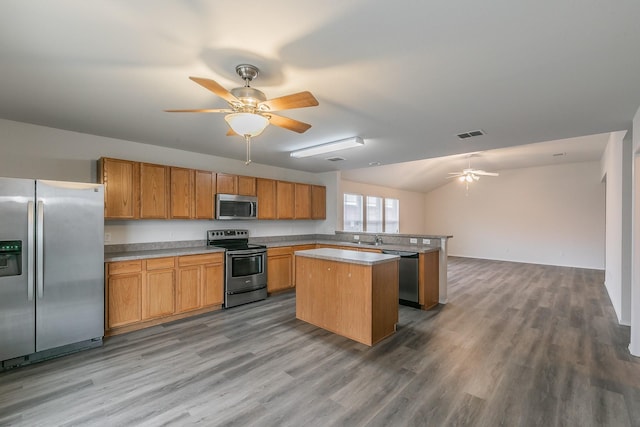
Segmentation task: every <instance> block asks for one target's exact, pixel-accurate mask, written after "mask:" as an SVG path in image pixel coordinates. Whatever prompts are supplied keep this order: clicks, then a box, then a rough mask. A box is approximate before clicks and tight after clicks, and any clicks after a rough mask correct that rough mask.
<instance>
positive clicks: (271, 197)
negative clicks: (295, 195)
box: [256, 178, 276, 219]
mask: <svg viewBox="0 0 640 427" xmlns="http://www.w3.org/2000/svg"><path fill="white" fill-rule="evenodd" d="M256 193H257V195H258V219H276V181H275V180H273V179H264V178H258V179H257V180H256Z"/></svg>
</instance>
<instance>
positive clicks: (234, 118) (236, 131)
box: [165, 64, 318, 164]
mask: <svg viewBox="0 0 640 427" xmlns="http://www.w3.org/2000/svg"><path fill="white" fill-rule="evenodd" d="M236 73H238V75H239V76H240V78H242V80H244V82H245V84H244V86H243V87H237V88H233V89H231V90H230V91H229V90H227V89H225V88H224V87H222V86H221V85H220V84H219V83H217V82H216V81H214V80H211V79H205V78H201V77H189V78H190V79H191V80H193V81H194V82H196V83H198V84H199V85H200V86H202V87H204V88H205V89H208V90H209V91H211V92H213V93H214V94H215V95H217V96H219V97H220V98H222V99H224V100H225V101H227V103H228V104H229V108H212V109H190V110H165V111H167V112H170V113H225V114H227V115H226V116H225V118H224V119H225V121H226V122H227V124H228V125H229V127H230V128H231V130H232V131H233V132H229V133H228V134H227V135H238V136H241V137H243V138H244V140H245V142H246V144H247V155H246V162H245V164H249V163H251V138H252V137H255V136H258V135H260V134H261V133H262V132H263V131H264V130H265V128H266V127H267V126H268V125H269V124H272V125H274V126H278V127H281V128H284V129H287V130H292V131H294V132H298V133H304V132H306V131H307V129H309V128H310V127H311V125H310V124H308V123H303V122H300V121H298V120H294V119H290V118H288V117H283V116H280V115H276V114H272V113H271V112H272V111H282V110H289V109H293V108H304V107H315V106H316V105H318V100H317V99H316V98H315V97H314V96H313V95H312V94H311V92H307V91H305V92H298V93H294V94H291V95H286V96H281V97H279V98H273V99H267V97H266V96H265V94H264V93H263V92H262V91H260V90H258V89H255V88H252V87H251V86H250V83H251V81H252V80H253V79H255V78H256V77H258V74H259V73H260V71H259V70H258V67H256V66H254V65H250V64H240V65H238V66H237V67H236ZM267 112H269V114H265V113H267Z"/></svg>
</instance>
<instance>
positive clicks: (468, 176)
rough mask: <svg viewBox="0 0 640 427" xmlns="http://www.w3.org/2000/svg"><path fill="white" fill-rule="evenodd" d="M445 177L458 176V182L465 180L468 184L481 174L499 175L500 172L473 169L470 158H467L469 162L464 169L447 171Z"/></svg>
mask: <svg viewBox="0 0 640 427" xmlns="http://www.w3.org/2000/svg"><path fill="white" fill-rule="evenodd" d="M449 175H450V176H448V177H447V179H449V178H458V180H459V181H460V182H466V183H467V185H469V183H470V182H473V181H478V180H479V179H480V177H481V176H499V175H500V174H499V173H497V172H487V171H483V170H482V169H473V168H472V167H471V159H469V164H468V167H467V168H466V169H462V171H460V172H449Z"/></svg>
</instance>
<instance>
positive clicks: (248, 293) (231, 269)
mask: <svg viewBox="0 0 640 427" xmlns="http://www.w3.org/2000/svg"><path fill="white" fill-rule="evenodd" d="M207 245H208V246H216V247H219V248H224V249H225V284H224V306H225V308H230V307H235V306H237V305H242V304H247V303H249V302H254V301H259V300H263V299H265V298H267V247H266V246H262V245H254V244H249V231H248V230H209V231H207Z"/></svg>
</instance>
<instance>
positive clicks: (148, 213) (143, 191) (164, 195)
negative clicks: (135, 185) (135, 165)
mask: <svg viewBox="0 0 640 427" xmlns="http://www.w3.org/2000/svg"><path fill="white" fill-rule="evenodd" d="M168 201H169V168H168V167H167V166H162V165H152V164H150V163H141V164H140V218H162V219H165V218H168V216H169V215H168Z"/></svg>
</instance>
